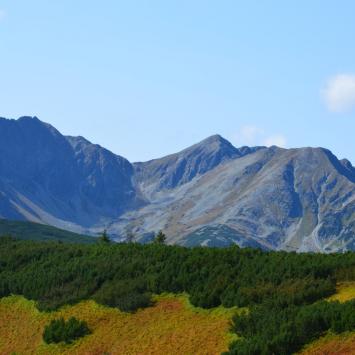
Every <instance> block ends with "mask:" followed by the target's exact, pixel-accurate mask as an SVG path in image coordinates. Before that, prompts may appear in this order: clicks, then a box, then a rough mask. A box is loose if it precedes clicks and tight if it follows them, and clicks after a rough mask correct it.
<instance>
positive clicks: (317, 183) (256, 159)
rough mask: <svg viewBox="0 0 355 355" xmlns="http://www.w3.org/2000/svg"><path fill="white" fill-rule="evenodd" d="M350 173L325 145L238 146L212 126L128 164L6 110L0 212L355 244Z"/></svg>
mask: <svg viewBox="0 0 355 355" xmlns="http://www.w3.org/2000/svg"><path fill="white" fill-rule="evenodd" d="M354 182H355V169H354V167H353V166H352V164H351V163H350V162H349V161H347V160H345V159H344V160H341V161H339V160H338V159H337V158H336V157H335V156H334V155H333V154H332V153H331V152H330V151H328V150H326V149H323V148H299V149H281V148H278V147H275V146H273V147H270V148H266V147H254V148H250V147H242V148H235V147H233V145H232V144H231V143H229V142H228V141H226V140H225V139H224V138H222V137H221V136H218V135H215V136H211V137H209V138H207V139H205V140H203V141H202V142H200V143H198V144H195V145H193V146H191V147H189V148H187V149H185V150H183V151H181V152H179V153H176V154H172V155H169V156H167V157H163V158H160V159H155V160H151V161H148V162H145V163H134V164H131V163H130V162H129V161H128V160H126V159H125V158H123V157H120V156H118V155H115V154H113V153H111V152H110V151H108V150H106V149H104V148H102V147H100V146H99V145H95V144H92V143H90V142H89V141H87V140H86V139H85V138H83V137H66V136H63V135H61V134H60V133H59V132H58V131H57V130H56V129H55V128H53V127H52V126H50V125H48V124H46V123H43V122H41V121H39V120H38V119H37V118H30V117H23V118H20V119H18V120H6V119H0V217H3V218H10V219H22V220H29V221H35V222H41V223H46V224H50V225H54V226H57V227H60V228H64V229H68V230H71V231H75V232H81V233H90V234H96V233H98V232H101V231H102V229H104V228H107V229H108V232H109V233H110V234H111V235H112V236H113V237H114V238H116V239H117V240H122V239H124V238H125V236H126V235H127V233H128V232H133V233H134V234H135V235H136V236H137V238H138V239H140V240H142V241H144V242H146V241H148V240H150V239H151V238H152V235H153V234H154V232H156V231H157V230H159V229H163V230H164V231H165V232H166V234H167V237H168V239H167V241H168V242H169V243H180V244H183V245H196V244H201V245H210V246H212V245H213V246H225V245H228V244H230V243H237V244H238V245H241V246H257V247H260V248H264V249H285V250H297V251H323V252H324V251H339V250H347V249H355V183H354ZM216 233H220V235H219V236H217V235H216ZM228 233H229V235H228Z"/></svg>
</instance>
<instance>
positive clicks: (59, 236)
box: [0, 219, 96, 244]
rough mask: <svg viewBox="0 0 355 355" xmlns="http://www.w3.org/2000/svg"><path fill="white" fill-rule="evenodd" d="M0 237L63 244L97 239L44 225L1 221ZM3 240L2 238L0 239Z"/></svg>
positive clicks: (88, 241)
mask: <svg viewBox="0 0 355 355" xmlns="http://www.w3.org/2000/svg"><path fill="white" fill-rule="evenodd" d="M0 236H12V237H15V238H16V239H24V240H37V241H58V242H63V243H85V244H92V243H95V241H96V238H93V237H89V236H85V235H81V234H76V233H72V232H68V231H66V230H63V229H59V228H55V227H52V226H47V225H44V224H39V223H33V222H24V221H10V220H6V219H0ZM0 238H2V237H0Z"/></svg>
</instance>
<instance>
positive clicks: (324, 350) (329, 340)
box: [301, 333, 355, 355]
mask: <svg viewBox="0 0 355 355" xmlns="http://www.w3.org/2000/svg"><path fill="white" fill-rule="evenodd" d="M301 354H302V355H353V354H355V333H344V334H340V335H331V334H330V335H327V336H325V337H324V338H322V339H320V340H317V341H315V342H314V343H312V344H311V345H310V346H309V347H307V349H306V350H304V351H303V352H302V353H301Z"/></svg>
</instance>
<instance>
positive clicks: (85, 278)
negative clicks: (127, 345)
mask: <svg viewBox="0 0 355 355" xmlns="http://www.w3.org/2000/svg"><path fill="white" fill-rule="evenodd" d="M0 260H1V263H0V297H2V298H3V302H5V303H6V298H7V297H9V296H11V295H14V294H15V295H22V296H24V297H25V298H27V299H28V300H33V301H35V302H36V307H37V309H38V310H40V311H47V312H56V311H58V310H59V309H61V308H62V307H64V306H67V305H77V304H80V303H81V302H82V301H95V302H96V303H98V304H100V305H103V306H106V307H111V308H118V309H119V310H120V311H121V312H126V313H130V314H133V315H134V314H136V315H137V317H138V319H139V314H141V315H142V314H144V312H148V314H150V316H149V317H152V318H154V317H157V318H158V319H160V315H159V314H160V313H159V312H158V314H156V313H155V312H154V310H152V307H153V308H154V307H155V306H154V305H155V304H156V303H155V302H156V301H157V298H156V296H155V295H161V294H164V293H174V294H180V293H185V294H187V295H188V300H189V302H190V303H191V304H192V305H193V306H194V307H201V308H204V309H206V310H212V309H214V308H216V307H220V308H219V309H220V310H221V313H222V315H223V314H226V312H227V311H226V310H225V308H229V309H230V310H231V312H232V313H233V314H234V315H233V316H232V322H231V325H232V327H231V331H232V332H233V333H234V341H232V342H231V343H230V344H229V350H228V354H230V355H250V354H271V353H276V354H293V353H295V352H297V351H301V350H302V349H303V348H304V346H305V345H307V344H309V343H311V342H312V341H314V340H315V339H318V338H320V337H322V336H323V335H324V334H326V333H331V334H333V335H339V334H343V333H345V332H353V331H355V317H354V314H355V300H353V299H352V296H351V297H350V296H348V295H349V292H351V291H350V290H352V288H353V283H354V282H355V254H354V253H353V252H348V253H344V254H329V255H324V254H307V253H305V254H296V253H287V252H263V251H260V250H258V249H255V250H253V249H249V248H245V249H240V248H238V247H236V246H234V247H229V248H223V249H218V248H217V249H216V248H201V247H198V248H184V247H180V246H167V245H164V244H156V243H155V244H148V245H140V244H136V243H121V244H113V243H107V244H106V243H95V244H93V245H84V244H66V243H61V244H60V243H48V242H46V243H44V242H33V241H19V240H11V239H5V238H3V239H0ZM349 285H350V286H349ZM337 291H338V295H337V296H334V295H335V294H336V292H337ZM329 297H333V298H329ZM334 297H335V299H334ZM338 297H339V299H340V298H341V300H342V301H344V302H342V303H339V302H338V300H337V298H338ZM159 300H161V299H158V301H159ZM86 304H88V303H86ZM91 304H92V303H91ZM159 305H161V303H159V302H158V304H157V307H158V309H159ZM75 307H76V306H74V308H75ZM78 307H79V308H80V306H78ZM176 307H177V304H176V303H173V304H170V306H168V309H165V308H164V307H163V309H165V310H163V313H169V314H170V311H169V309H170V310H174V309H176ZM221 307H222V308H221ZM240 308H244V309H245V311H240V312H237V309H240ZM141 309H144V312H143V313H140V312H141V311H140V310H141ZM180 310H181V309H180ZM206 312H207V311H206ZM178 313H180V311H179V312H178ZM202 313H204V312H202ZM227 313H228V314H229V315H230V312H227ZM76 314H77V315H78V317H85V312H78V313H76ZM217 314H219V312H217ZM172 317H173V318H174V317H175V316H174V315H172ZM105 319H106V320H107V318H105ZM131 319H135V318H134V317H133V318H131ZM154 319H156V318H154ZM224 320H225V318H224ZM127 321H128V323H127V322H126V323H125V324H126V325H127V326H129V320H127ZM170 321H171V320H169V321H167V322H168V323H167V324H166V326H167V327H168V329H166V331H169V329H170V331H172V332H173V331H174V329H175V328H176V325H172V327H171V328H169V326H168V324H170V323H169V322H170ZM143 322H144V325H146V324H147V321H143ZM181 322H182V324H185V321H184V320H181ZM208 322H209V321H208ZM29 324H32V323H31V322H30V321H29ZM182 324H181V325H182ZM208 324H210V326H213V324H214V323H213V322H211V323H208ZM224 324H225V323H224ZM106 325H107V324H106ZM42 326H43V325H42ZM206 326H207V325H206ZM29 327H30V328H31V327H32V326H31V325H30V326H29ZM217 327H219V326H217ZM109 328H110V326H109ZM134 328H136V326H135V327H134ZM222 328H223V327H222ZM36 329H37V333H36V334H37V335H36V337H37V338H36V339H37V343H36V344H38V341H39V339H38V337H39V335H38V334H39V333H38V326H36ZM40 329H42V328H40ZM93 329H94V331H95V327H94V328H93ZM110 329H111V328H110ZM114 329H116V331H117V332H120V329H119V328H114ZM137 329H139V328H137ZM137 329H135V331H137ZM164 329H165V328H164ZM177 329H178V330H179V327H177ZM197 329H200V328H198V324H196V329H195V328H194V331H195V332H194V335H193V337H197V338H199V337H200V336H201V334H200V333H197ZM219 329H220V328H219ZM223 329H224V330H223V332H224V331H225V329H226V328H223ZM280 329H282V332H280ZM25 331H27V330H25ZM30 331H31V332H33V330H32V328H31V329H30ZM191 331H192V330H191ZM107 332H108V333H109V334H112V333H110V332H109V331H107ZM186 332H187V330H186ZM143 334H146V333H144V332H143V333H141V334H140V336H142V337H144V338H145V337H146V335H143ZM170 334H172V333H170ZM188 334H190V333H188ZM188 334H187V335H188ZM219 334H221V333H219ZM190 335H191V334H190ZM137 336H138V334H137ZM171 336H172V335H171ZM203 336H204V335H203ZM203 336H202V338H201V339H204V338H203ZM161 337H163V338H164V336H163V334H161ZM84 339H87V341H89V339H93V337H91V338H90V335H88V336H87V338H85V337H84V338H82V340H80V341H79V343H76V344H80V342H81V341H83V342H84ZM189 339H190V340H191V339H192V338H189ZM219 339H221V338H219ZM222 339H224V340H222V342H224V344H225V339H226V338H223V337H222ZM230 339H231V338H230ZM190 340H188V341H190ZM149 341H153V342H155V341H156V340H149ZM169 341H171V339H170V340H169ZM164 342H165V340H164ZM216 342H217V343H218V344H221V343H219V341H217V340H216ZM157 343H159V341H157ZM217 343H216V344H217ZM195 344H196V343H195ZM166 346H169V345H166ZM218 346H219V345H218ZM133 353H134V352H133Z"/></svg>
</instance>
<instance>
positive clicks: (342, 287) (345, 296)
mask: <svg viewBox="0 0 355 355" xmlns="http://www.w3.org/2000/svg"><path fill="white" fill-rule="evenodd" d="M354 298H355V282H353V281H352V282H341V283H339V284H338V285H337V292H336V293H335V294H334V295H333V296H331V297H329V298H328V300H329V301H339V302H346V301H350V300H352V299H354Z"/></svg>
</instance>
